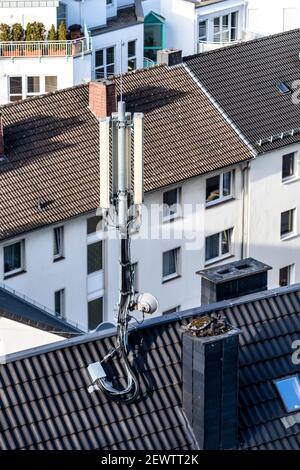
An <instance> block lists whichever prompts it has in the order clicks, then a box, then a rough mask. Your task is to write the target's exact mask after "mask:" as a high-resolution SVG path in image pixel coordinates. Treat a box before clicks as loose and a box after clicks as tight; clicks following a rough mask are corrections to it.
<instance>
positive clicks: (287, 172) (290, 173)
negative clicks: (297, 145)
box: [282, 153, 295, 181]
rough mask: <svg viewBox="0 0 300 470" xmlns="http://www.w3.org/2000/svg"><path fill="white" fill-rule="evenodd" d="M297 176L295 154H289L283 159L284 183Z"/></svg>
mask: <svg viewBox="0 0 300 470" xmlns="http://www.w3.org/2000/svg"><path fill="white" fill-rule="evenodd" d="M294 176H295V154H294V153H288V154H287V155H283V157H282V181H286V180H288V179H290V178H293V177H294Z"/></svg>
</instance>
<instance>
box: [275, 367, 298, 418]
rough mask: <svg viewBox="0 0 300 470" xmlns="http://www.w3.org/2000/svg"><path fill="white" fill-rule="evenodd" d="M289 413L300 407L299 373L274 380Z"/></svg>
mask: <svg viewBox="0 0 300 470" xmlns="http://www.w3.org/2000/svg"><path fill="white" fill-rule="evenodd" d="M274 383H275V386H276V388H277V390H278V393H279V395H280V398H281V400H282V401H283V404H284V407H285V409H286V411H287V412H288V413H291V412H292V411H297V410H299V409H300V380H299V377H298V376H297V375H294V376H291V377H285V378H284V379H279V380H275V381H274Z"/></svg>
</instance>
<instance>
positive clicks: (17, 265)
mask: <svg viewBox="0 0 300 470" xmlns="http://www.w3.org/2000/svg"><path fill="white" fill-rule="evenodd" d="M24 247H25V242H24V240H22V241H20V242H17V243H12V244H11V245H8V246H5V247H4V274H5V275H13V274H17V273H19V272H22V271H23V270H24Z"/></svg>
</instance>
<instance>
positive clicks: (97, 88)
mask: <svg viewBox="0 0 300 470" xmlns="http://www.w3.org/2000/svg"><path fill="white" fill-rule="evenodd" d="M89 108H90V110H91V111H92V113H93V114H94V115H95V116H96V118H98V119H101V118H104V117H106V116H110V115H111V113H114V112H115V111H116V109H117V107H116V86H115V82H113V81H111V80H101V81H100V82H90V83H89Z"/></svg>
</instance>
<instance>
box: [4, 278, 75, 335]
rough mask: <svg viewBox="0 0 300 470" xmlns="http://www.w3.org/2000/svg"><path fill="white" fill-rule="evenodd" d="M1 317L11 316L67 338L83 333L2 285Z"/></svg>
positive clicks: (10, 317) (15, 319) (18, 320)
mask: <svg viewBox="0 0 300 470" xmlns="http://www.w3.org/2000/svg"><path fill="white" fill-rule="evenodd" d="M0 317H5V318H9V319H10V320H14V321H17V322H20V323H24V324H26V325H29V326H32V327H34V328H38V329H40V330H45V331H48V332H52V333H55V334H57V335H60V336H63V337H66V338H68V337H72V336H74V334H75V335H80V334H82V333H83V331H82V330H80V328H78V327H75V326H73V325H71V324H70V323H69V322H67V321H65V320H63V319H60V318H58V317H56V316H54V315H52V314H51V313H48V312H47V311H46V310H45V309H43V308H41V306H40V307H39V306H37V305H34V304H32V303H30V301H29V300H25V299H22V298H21V297H18V296H17V295H15V294H14V293H12V292H9V291H8V290H7V289H4V288H2V287H0Z"/></svg>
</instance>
